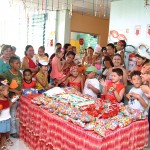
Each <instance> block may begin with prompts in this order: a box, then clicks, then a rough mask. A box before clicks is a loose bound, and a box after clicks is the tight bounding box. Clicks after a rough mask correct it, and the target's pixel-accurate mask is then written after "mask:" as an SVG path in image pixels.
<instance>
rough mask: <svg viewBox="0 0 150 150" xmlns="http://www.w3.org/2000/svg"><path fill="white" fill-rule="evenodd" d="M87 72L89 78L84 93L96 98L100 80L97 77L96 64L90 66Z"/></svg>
mask: <svg viewBox="0 0 150 150" xmlns="http://www.w3.org/2000/svg"><path fill="white" fill-rule="evenodd" d="M85 73H86V74H87V79H86V81H85V85H84V90H83V94H86V95H90V96H92V97H93V98H95V99H96V98H97V95H98V94H99V81H98V80H97V79H96V75H97V69H96V68H95V67H94V66H90V67H88V68H87V69H86V72H85Z"/></svg>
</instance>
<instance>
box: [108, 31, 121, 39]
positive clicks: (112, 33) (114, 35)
mask: <svg viewBox="0 0 150 150" xmlns="http://www.w3.org/2000/svg"><path fill="white" fill-rule="evenodd" d="M110 34H111V35H112V37H113V38H117V37H118V36H119V33H118V32H117V31H116V30H112V31H110Z"/></svg>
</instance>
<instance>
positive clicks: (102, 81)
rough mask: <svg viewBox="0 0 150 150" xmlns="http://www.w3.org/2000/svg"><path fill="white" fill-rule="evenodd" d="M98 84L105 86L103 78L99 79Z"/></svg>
mask: <svg viewBox="0 0 150 150" xmlns="http://www.w3.org/2000/svg"><path fill="white" fill-rule="evenodd" d="M100 84H101V85H102V86H103V87H106V82H105V81H104V79H101V80H100Z"/></svg>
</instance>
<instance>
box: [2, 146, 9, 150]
mask: <svg viewBox="0 0 150 150" xmlns="http://www.w3.org/2000/svg"><path fill="white" fill-rule="evenodd" d="M0 150H8V149H7V147H6V146H2V147H1V149H0Z"/></svg>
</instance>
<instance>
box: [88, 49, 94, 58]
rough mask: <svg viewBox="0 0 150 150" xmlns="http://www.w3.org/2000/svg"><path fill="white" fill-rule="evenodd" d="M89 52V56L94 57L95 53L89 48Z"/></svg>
mask: <svg viewBox="0 0 150 150" xmlns="http://www.w3.org/2000/svg"><path fill="white" fill-rule="evenodd" d="M87 51H88V54H89V55H90V56H92V55H93V52H94V51H93V50H92V49H91V48H88V50H87Z"/></svg>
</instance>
